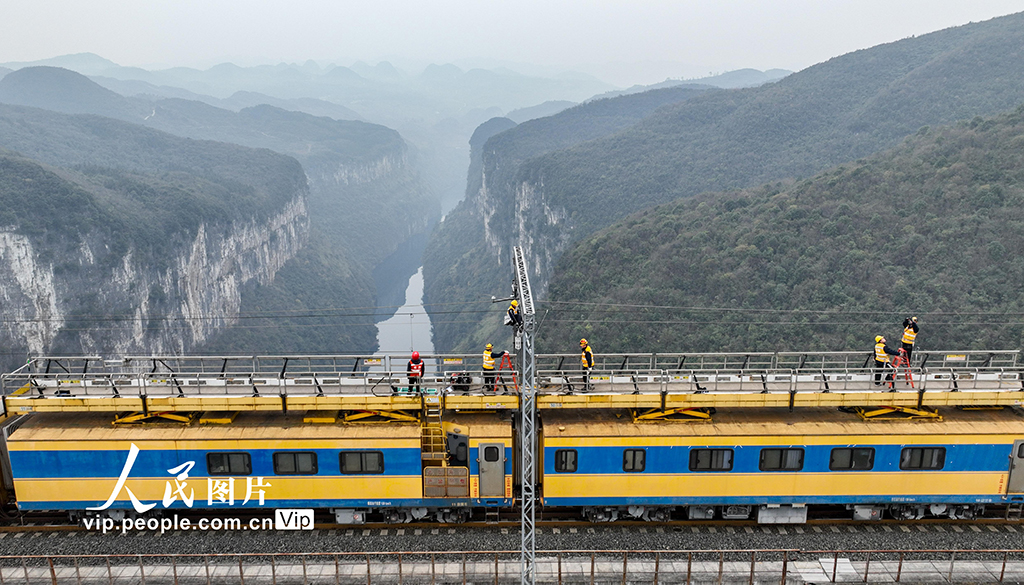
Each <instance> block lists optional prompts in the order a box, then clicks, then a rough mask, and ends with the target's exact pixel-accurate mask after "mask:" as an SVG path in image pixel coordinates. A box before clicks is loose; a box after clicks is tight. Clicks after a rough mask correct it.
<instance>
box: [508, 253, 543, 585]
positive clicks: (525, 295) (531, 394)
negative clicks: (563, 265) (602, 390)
mask: <svg viewBox="0 0 1024 585" xmlns="http://www.w3.org/2000/svg"><path fill="white" fill-rule="evenodd" d="M512 263H513V265H514V266H515V268H516V280H515V292H514V294H515V297H516V299H517V300H518V301H519V311H520V315H521V316H522V317H523V326H522V327H521V328H520V329H519V332H518V333H519V336H520V341H521V346H522V348H521V349H520V351H519V356H520V358H521V359H522V363H521V364H520V370H519V371H520V372H522V387H521V388H522V389H521V398H520V411H519V418H520V425H519V470H520V485H521V486H522V488H521V489H522V492H521V497H520V508H521V510H522V517H521V520H520V532H521V536H522V541H521V544H522V547H521V551H522V552H521V554H520V565H521V568H520V579H521V582H522V583H523V584H528V585H533V584H534V583H536V580H537V575H536V560H537V534H536V529H535V520H536V515H535V509H534V504H535V503H536V493H535V487H536V485H537V482H536V473H535V470H536V466H535V462H536V456H537V402H536V394H535V390H536V385H535V384H536V371H535V368H534V366H535V361H534V353H533V341H534V339H533V329H534V324H535V322H536V317H537V312H536V311H535V310H534V306H533V293H532V292H531V291H530V277H529V274H528V273H527V270H526V258H525V257H524V256H523V249H522V248H521V247H520V246H516V247H515V248H514V249H513V260H512Z"/></svg>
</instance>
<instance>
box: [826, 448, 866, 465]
mask: <svg viewBox="0 0 1024 585" xmlns="http://www.w3.org/2000/svg"><path fill="white" fill-rule="evenodd" d="M874 466H875V450H874V449H872V448H871V447H855V448H852V449H848V448H845V447H844V448H840V449H832V455H831V457H829V460H828V468H829V469H831V470H832V471H844V470H848V469H871V468H873V467H874Z"/></svg>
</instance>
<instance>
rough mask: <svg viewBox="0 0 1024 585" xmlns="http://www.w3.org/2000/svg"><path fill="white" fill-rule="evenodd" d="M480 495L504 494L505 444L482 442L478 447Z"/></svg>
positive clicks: (499, 496) (492, 496)
mask: <svg viewBox="0 0 1024 585" xmlns="http://www.w3.org/2000/svg"><path fill="white" fill-rule="evenodd" d="M477 463H479V465H480V497H481V498H495V497H497V498H501V497H504V496H505V445H504V444H503V443H482V444H481V445H480V447H479V458H478V459H477Z"/></svg>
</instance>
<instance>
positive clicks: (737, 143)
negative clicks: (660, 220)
mask: <svg viewBox="0 0 1024 585" xmlns="http://www.w3.org/2000/svg"><path fill="white" fill-rule="evenodd" d="M1022 101H1024V14H1016V15H1011V16H1006V17H1002V18H997V19H993V20H990V21H986V22H981V23H975V24H969V25H966V26H961V27H957V28H951V29H947V30H943V31H939V32H936V33H932V34H928V35H924V36H920V37H917V38H909V39H904V40H901V41H898V42H894V43H889V44H886V45H880V46H877V47H873V48H870V49H865V50H862V51H857V52H854V53H850V54H847V55H843V56H841V57H837V58H834V59H831V60H829V61H827V62H825V63H821V64H819V65H815V66H813V67H810V68H808V69H805V70H803V71H800V72H798V73H794V74H792V75H790V76H788V77H785V78H784V79H781V80H780V81H778V82H775V83H772V84H768V85H764V86H760V87H756V88H749V89H740V90H720V91H714V92H708V93H705V94H703V95H699V96H696V97H693V98H692V99H688V100H685V101H682V102H680V103H677V104H674V105H670V106H666V107H664V108H661V109H660V110H657V111H655V112H654V113H653V114H652V115H650V116H649V117H647V118H645V119H644V120H642V121H641V122H639V123H637V124H635V125H632V126H630V127H629V128H627V129H625V130H623V131H621V132H618V133H615V134H612V135H609V136H606V137H603V138H600V139H597V140H591V141H588V142H584V143H582V144H578V145H576V146H573V147H571V148H561V149H557V150H553V151H551V152H549V153H547V154H544V153H543V152H542V151H540V150H538V151H537V152H534V153H532V154H531V151H530V148H528V147H526V146H524V147H523V148H513V147H510V146H508V145H505V146H504V147H503V148H498V144H499V142H500V141H501V140H502V139H509V138H511V136H508V137H506V135H504V134H503V135H498V136H496V137H495V138H494V139H492V142H493V144H492V143H488V145H487V146H486V147H485V149H484V150H485V154H484V162H483V165H482V166H483V170H482V176H484V177H485V178H486V179H485V181H484V184H483V187H482V188H481V189H480V190H479V191H478V192H476V193H471V194H470V198H469V199H468V200H467V202H466V203H465V205H466V206H468V207H472V208H478V209H484V210H486V214H475V215H474V214H470V213H463V214H454V213H453V214H452V215H451V216H450V219H449V221H446V222H445V224H446V225H444V226H443V227H444V230H438V231H437V233H436V234H435V236H434V237H435V240H436V242H435V243H432V246H433V247H434V254H433V262H434V265H435V266H437V267H439V268H437V269H435V271H434V272H433V274H431V273H430V272H425V274H427V276H428V278H431V277H432V278H433V280H432V281H431V280H428V282H427V289H428V290H429V291H430V294H431V298H432V299H441V298H445V297H448V296H452V295H458V296H460V297H461V298H467V299H470V298H472V299H479V298H486V297H489V295H490V294H493V293H491V292H490V291H492V290H494V289H496V288H499V287H500V289H504V288H506V286H507V285H506V284H505V282H506V281H507V280H508V276H507V275H508V274H509V271H508V269H507V268H501V269H495V268H494V267H495V266H496V265H497V264H498V263H499V262H506V261H507V260H506V259H507V258H508V256H509V253H510V252H509V250H510V249H511V247H512V246H513V245H516V244H521V245H523V246H524V247H525V248H526V251H527V253H528V255H529V256H530V258H531V269H532V270H533V274H532V277H533V283H534V287H535V290H536V291H537V292H538V293H539V294H541V295H543V293H544V291H545V289H546V286H547V282H548V278H549V276H550V275H551V270H552V269H553V267H554V263H555V262H556V261H557V259H558V258H559V257H560V256H561V254H562V252H563V251H564V250H565V249H566V248H567V247H568V246H570V245H572V244H573V243H575V242H577V241H579V240H580V239H582V238H585V237H586V236H588V235H590V234H592V233H594V232H595V231H597V230H599V229H601V228H603V227H606V226H608V225H610V224H612V223H614V222H616V221H618V220H619V219H621V218H623V217H624V216H626V215H628V214H630V213H634V212H636V211H639V210H641V209H644V208H647V207H651V206H653V205H657V204H661V203H665V202H668V201H672V200H674V199H676V198H679V197H684V196H692V195H696V194H699V193H702V192H705V191H722V190H728V189H737V188H744V187H751V186H755V185H758V184H762V183H765V182H767V181H772V180H780V179H784V178H787V177H806V176H809V175H811V174H813V173H815V172H818V171H820V170H822V169H825V168H828V167H830V166H833V165H836V164H839V163H842V162H847V161H852V160H856V159H857V158H860V157H863V156H866V155H868V154H870V153H873V152H877V151H879V150H881V149H884V148H890V147H892V146H894V145H896V144H898V143H899V141H900V140H901V139H902V138H903V137H905V136H907V135H909V134H911V133H913V132H915V131H917V130H918V129H919V128H921V127H922V126H927V125H936V124H948V123H952V122H954V121H956V120H961V119H967V118H971V117H973V116H976V115H992V114H995V113H998V112H1001V111H1007V110H1009V109H1011V108H1013V107H1015V106H1016V105H1017V104H1019V103H1020V102H1022ZM530 142H533V143H539V144H543V141H542V140H536V139H531V141H530ZM506 152H509V153H510V154H506ZM520 161H522V162H520ZM450 233H460V234H465V237H462V238H460V239H459V240H457V241H453V240H452V239H451V238H450V237H449V236H448V235H447V234H450ZM471 238H473V239H472V240H471ZM467 250H474V251H475V255H474V257H473V262H467V261H466V258H467ZM441 267H458V274H457V276H455V275H446V273H445V272H444V269H445V268H441ZM485 295H486V296H485ZM479 322H480V320H479V318H477V317H473V316H471V315H466V316H464V318H463V319H461V320H460V322H459V323H458V324H456V325H453V326H452V327H451V328H449V329H437V328H436V329H435V331H437V335H438V340H437V342H436V343H437V345H438V346H439V347H441V348H448V347H454V346H456V345H458V344H459V343H461V342H462V341H463V340H464V339H465V338H466V335H467V334H468V333H469V332H471V331H472V330H473V327H474V326H475V325H476V324H478V323H479Z"/></svg>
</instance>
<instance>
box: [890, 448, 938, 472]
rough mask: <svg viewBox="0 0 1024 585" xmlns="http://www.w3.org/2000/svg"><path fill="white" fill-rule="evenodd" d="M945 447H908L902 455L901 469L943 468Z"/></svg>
mask: <svg viewBox="0 0 1024 585" xmlns="http://www.w3.org/2000/svg"><path fill="white" fill-rule="evenodd" d="M945 464H946V448H945V447H907V448H906V449H904V450H903V453H902V454H901V455H900V469H942V467H943V466H944V465H945Z"/></svg>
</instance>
